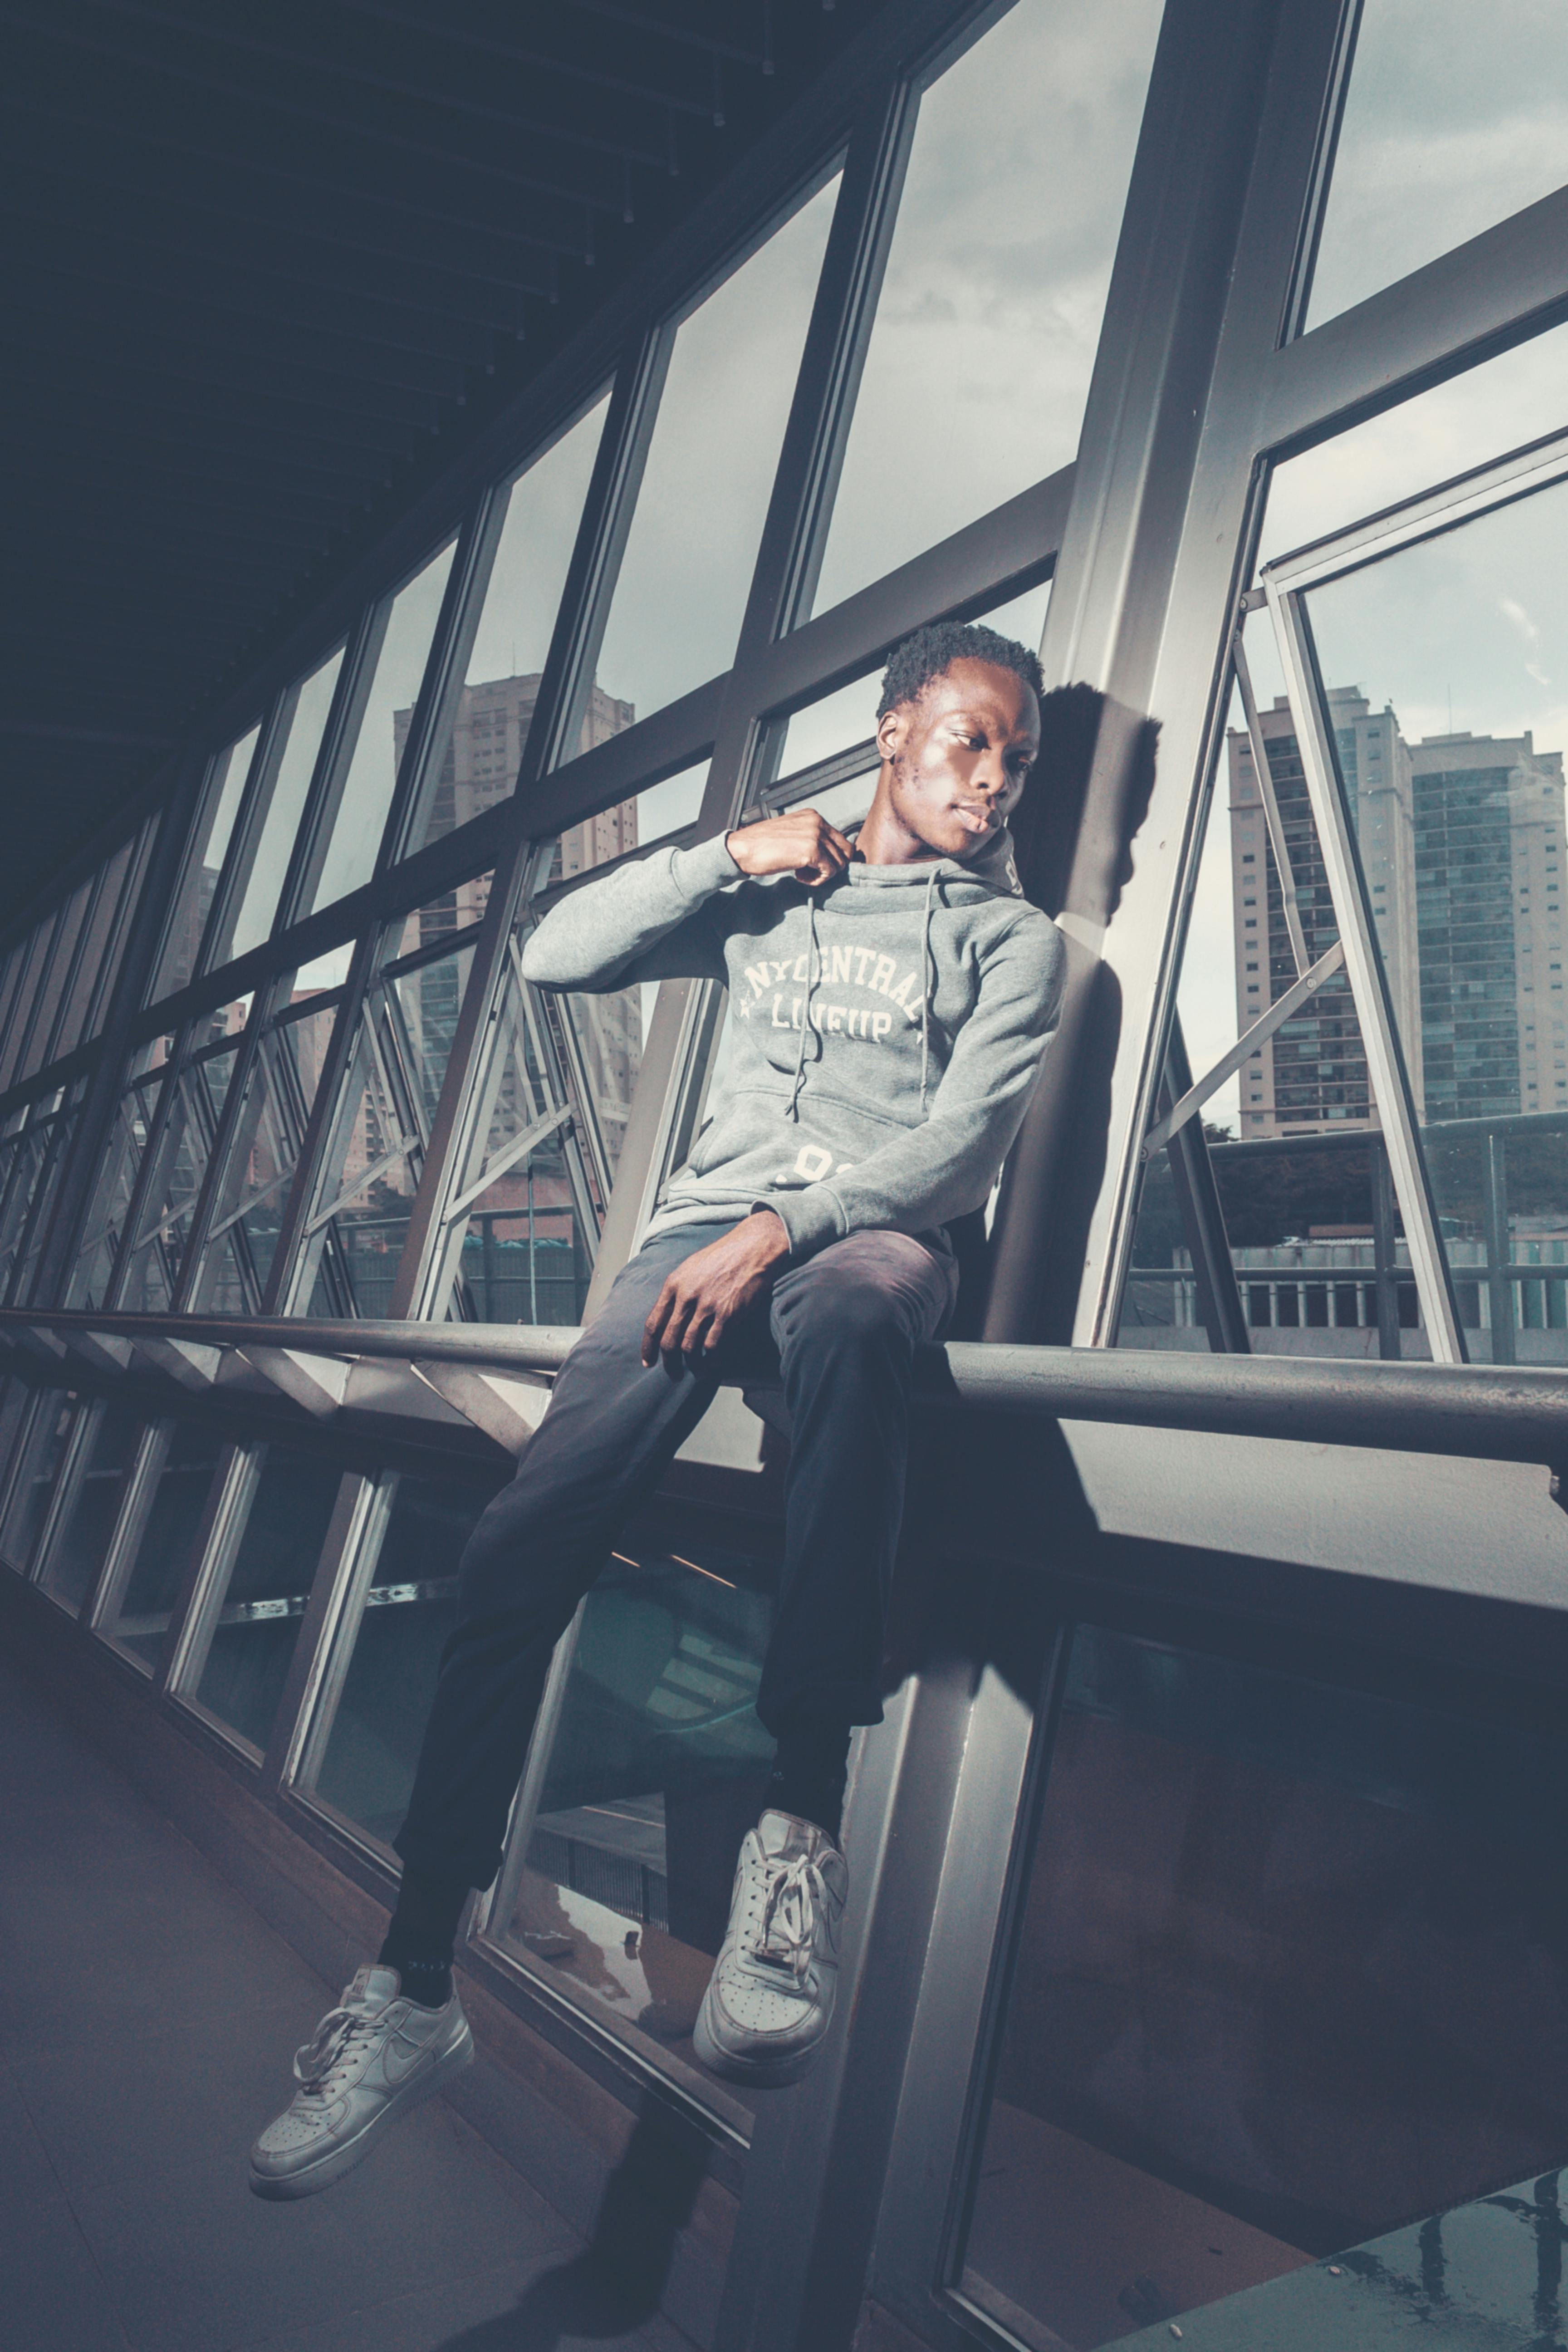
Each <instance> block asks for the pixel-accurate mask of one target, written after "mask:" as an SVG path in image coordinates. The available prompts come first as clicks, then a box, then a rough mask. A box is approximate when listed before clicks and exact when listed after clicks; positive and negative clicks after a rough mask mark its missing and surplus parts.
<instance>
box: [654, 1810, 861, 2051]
mask: <svg viewBox="0 0 1568 2352" xmlns="http://www.w3.org/2000/svg"><path fill="white" fill-rule="evenodd" d="M848 1892H849V1870H848V1865H847V1863H846V1862H845V1859H844V1856H843V1855H842V1854H841V1853H839V1851H838V1848H837V1846H836V1845H835V1843H833V1840H832V1839H831V1838H830V1837H829V1836H828V1834H827V1832H826V1830H822V1829H818V1828H817V1826H816V1822H803V1821H801V1820H799V1819H798V1818H797V1817H796V1816H795V1814H794V1813H775V1812H767V1813H764V1814H763V1818H762V1820H761V1821H760V1822H759V1823H758V1824H757V1827H756V1828H755V1829H754V1830H748V1832H746V1836H745V1838H744V1840H743V1842H742V1846H741V1859H740V1861H739V1863H738V1864H737V1865H736V1869H735V1887H734V1892H733V1894H732V1895H731V1897H730V1926H729V1930H728V1932H727V1934H726V1935H725V1937H724V1943H723V1948H722V1949H721V1952H720V1954H719V1958H718V1959H717V1960H716V1962H715V1963H714V1968H713V1974H712V1976H711V1978H710V1980H709V1985H708V1990H707V1992H706V1993H705V1994H704V1995H703V2000H702V2007H701V2010H700V2011H699V2013H698V2019H697V2024H696V2028H695V2030H694V2032H693V2033H692V2036H691V2040H692V2044H693V2046H694V2048H695V2049H696V2052H697V2055H698V2056H699V2058H700V2060H701V2061H702V2063H703V2064H704V2065H705V2066H706V2067H708V2068H709V2069H710V2071H711V2072H712V2073H713V2074H722V2075H724V2076H726V2077H727V2078H728V2080H729V2081H731V2083H753V2084H759V2085H764V2086H770V2087H771V2086H773V2085H776V2084H783V2083H793V2082H794V2081H795V2079H796V2077H797V2076H798V2075H801V2074H804V2073H805V2069H806V2067H807V2065H808V2064H809V2063H810V2061H811V2059H812V2058H813V2056H814V2055H815V2053H816V2048H817V2045H818V2043H819V2042H821V2041H822V2038H823V2036H824V2035H825V2034H826V2032H827V2028H828V2024H829V2022H830V2021H831V2019H832V2016H833V1997H834V1994H835V1993H836V1992H837V1989H838V1925H839V1921H840V1920H841V1919H842V1918H843V1916H844V1903H845V1897H846V1896H847V1894H848Z"/></svg>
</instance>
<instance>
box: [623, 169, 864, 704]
mask: <svg viewBox="0 0 1568 2352" xmlns="http://www.w3.org/2000/svg"><path fill="white" fill-rule="evenodd" d="M837 187H838V183H837V179H834V180H831V181H830V182H829V183H828V184H827V185H826V187H825V188H822V189H819V190H818V192H817V194H816V195H815V196H813V197H811V198H810V200H809V201H808V202H807V203H806V204H805V205H802V206H801V208H800V210H799V212H797V213H796V214H795V216H794V218H793V219H792V220H789V221H786V222H785V224H784V226H783V228H780V229H775V231H774V232H773V236H771V237H770V238H769V239H768V242H767V244H766V245H764V246H763V247H762V248H761V250H760V251H759V252H757V253H754V254H753V255H752V257H751V259H750V260H749V261H746V262H743V263H742V266H741V268H739V269H737V270H736V271H735V272H734V274H733V276H732V277H731V278H726V279H725V281H724V283H723V285H722V286H721V287H719V288H718V289H717V290H716V291H715V292H713V293H711V294H710V295H709V297H708V299H707V300H706V301H705V302H704V303H703V304H702V306H701V308H700V310H694V311H693V312H692V313H691V316H690V317H689V319H686V320H682V322H681V325H680V327H679V330H678V331H677V333H676V338H675V349H674V352H673V353H672V355H671V358H670V362H669V372H668V375H667V377H666V379H665V386H664V393H663V396H662V398H661V400H660V402H659V409H658V421H657V423H656V425H655V426H654V434H653V442H652V446H650V448H649V450H648V457H647V467H646V469H645V471H644V474H643V479H642V488H641V490H640V492H639V493H638V497H637V510H636V512H635V514H634V515H633V517H632V527H631V536H630V538H629V539H628V540H627V541H626V554H625V556H624V557H623V559H622V562H621V570H620V577H619V580H618V581H617V583H616V594H615V602H614V604H612V606H611V608H610V618H609V623H608V625H607V627H606V628H605V641H604V645H603V647H602V648H601V651H600V654H599V671H598V674H599V677H600V680H601V681H602V683H603V685H604V688H605V691H606V692H607V693H609V694H612V695H615V696H618V697H620V698H624V699H625V700H626V701H627V702H630V703H631V704H633V705H634V706H635V709H636V710H637V716H638V717H639V718H644V719H646V718H647V715H648V713H649V712H650V711H653V710H658V709H662V708H663V706H664V705H665V704H666V703H667V702H673V701H674V700H675V698H676V697H677V696H678V695H681V694H685V693H686V692H687V691H688V689H689V688H691V687H694V686H700V685H701V684H702V682H703V680H704V679H705V678H709V677H715V676H716V675H717V674H718V673H719V672H720V671H721V670H724V669H728V667H730V664H731V660H732V659H733V658H734V652H735V640H736V638H737V636H738V635H739V634H740V627H741V620H742V614H743V612H744V610H745V603H746V595H747V592H748V590H749V589H750V587H751V584H752V565H753V564H754V563H755V562H756V554H757V546H758V542H759V541H760V540H761V538H762V535H763V520H764V519H765V517H766V514H767V507H768V498H769V494H770V492H771V491H772V489H773V473H774V469H775V467H776V466H777V464H778V456H779V449H780V446H781V444H782V443H783V440H784V425H785V423H786V421H787V419H788V416H789V405H790V400H791V397H792V395H793V394H794V391H795V376H796V373H797V372H798V370H799V366H800V355H801V352H802V349H803V347H804V345H805V331H806V326H807V324H808V322H809V320H810V317H811V305H812V299H813V297H814V296H815V294H816V279H817V273H818V271H819V270H820V268H821V267H822V255H823V248H824V247H825V246H826V242H827V230H828V225H829V222H830V221H831V219H832V216H833V204H834V199H835V196H836V195H837Z"/></svg>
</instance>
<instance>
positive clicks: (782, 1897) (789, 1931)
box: [748, 1853, 826, 1978]
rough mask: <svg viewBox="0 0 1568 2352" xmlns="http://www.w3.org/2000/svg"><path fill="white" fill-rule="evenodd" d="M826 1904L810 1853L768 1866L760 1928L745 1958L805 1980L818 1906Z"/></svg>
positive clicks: (814, 1934) (813, 1943) (811, 1950)
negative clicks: (790, 1860) (788, 1972)
mask: <svg viewBox="0 0 1568 2352" xmlns="http://www.w3.org/2000/svg"><path fill="white" fill-rule="evenodd" d="M825 1903H826V1888H825V1886H824V1885H823V1883H822V1873H821V1871H820V1870H818V1868H817V1866H816V1863H815V1862H813V1861H812V1859H811V1856H810V1855H809V1854H805V1853H798V1854H796V1855H795V1860H794V1861H793V1862H773V1863H770V1864H769V1865H768V1876H767V1885H766V1886H765V1888H764V1890H763V1920H762V1928H761V1931H760V1933H759V1934H758V1935H757V1937H755V1939H754V1940H750V1949H749V1955H748V1957H749V1958H752V1959H753V1960H760V1961H762V1962H763V1963H764V1965H766V1966H767V1967H769V1968H774V1969H789V1970H790V1972H791V1974H792V1975H794V1976H795V1977H797V1978H799V1977H804V1976H805V1972H806V1969H808V1968H809V1967H810V1965H811V1956H812V1952H813V1950H814V1948H815V1946H816V1916H817V1910H818V1907H819V1906H821V1905H823V1904H825Z"/></svg>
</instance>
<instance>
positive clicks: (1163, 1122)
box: [1141, 940, 1345, 1160]
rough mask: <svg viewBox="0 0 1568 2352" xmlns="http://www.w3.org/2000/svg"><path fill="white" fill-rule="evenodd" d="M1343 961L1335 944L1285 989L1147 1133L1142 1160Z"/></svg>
mask: <svg viewBox="0 0 1568 2352" xmlns="http://www.w3.org/2000/svg"><path fill="white" fill-rule="evenodd" d="M1344 960H1345V951H1344V949H1343V947H1342V945H1341V943H1340V941H1339V940H1335V941H1334V944H1333V946H1332V947H1331V948H1330V950H1328V952H1327V954H1326V955H1321V956H1320V957H1319V958H1318V961H1317V962H1316V963H1315V964H1313V966H1312V968H1311V970H1310V971H1304V972H1303V973H1302V974H1301V977H1300V980H1299V981H1297V982H1296V983H1295V985H1294V986H1293V987H1291V988H1288V989H1287V990H1286V992H1285V993H1284V995H1283V996H1281V997H1279V998H1278V999H1277V1000H1276V1001H1275V1003H1272V1004H1271V1005H1270V1006H1269V1008H1268V1012H1267V1013H1263V1014H1262V1015H1261V1016H1260V1017H1259V1018H1258V1020H1256V1021H1255V1022H1254V1023H1253V1024H1252V1026H1251V1028H1250V1029H1244V1030H1243V1031H1242V1033H1241V1034H1240V1036H1239V1037H1238V1038H1237V1041H1236V1043H1235V1045H1233V1046H1232V1047H1231V1049H1230V1051H1229V1053H1228V1054H1226V1055H1225V1057H1224V1059H1223V1060H1222V1061H1218V1062H1216V1063H1215V1066H1214V1067H1213V1069H1212V1070H1210V1071H1209V1072H1208V1073H1207V1075H1206V1076H1204V1077H1201V1078H1200V1079H1199V1080H1198V1082H1197V1084H1196V1086H1194V1087H1188V1089H1187V1091H1186V1093H1185V1094H1184V1096H1183V1097H1182V1098H1181V1101H1180V1102H1178V1103H1173V1105H1172V1107H1171V1108H1170V1109H1169V1110H1168V1111H1167V1112H1166V1113H1165V1116H1164V1118H1163V1119H1160V1120H1158V1121H1157V1122H1156V1124H1155V1125H1154V1126H1153V1127H1152V1128H1151V1129H1149V1132H1148V1134H1147V1135H1146V1136H1145V1137H1144V1139H1143V1150H1142V1155H1141V1157H1142V1159H1144V1160H1152V1159H1153V1157H1154V1154H1155V1153H1156V1152H1157V1151H1163V1150H1164V1148H1165V1146H1166V1144H1167V1143H1168V1142H1169V1141H1170V1139H1171V1138H1172V1136H1173V1135H1174V1133H1175V1132H1176V1129H1178V1128H1179V1127H1185V1125H1186V1123H1187V1121H1188V1119H1190V1118H1192V1116H1193V1114H1194V1111H1198V1110H1201V1109H1202V1108H1203V1107H1204V1105H1205V1103H1206V1102H1207V1100H1208V1098H1209V1097H1210V1095H1212V1094H1213V1093H1214V1092H1215V1089H1216V1087H1223V1086H1224V1084H1225V1082H1226V1078H1228V1077H1229V1076H1230V1074H1231V1072H1232V1071H1233V1070H1239V1069H1240V1067H1241V1066H1242V1064H1243V1062H1245V1061H1247V1059H1248V1058H1249V1056H1250V1055H1253V1054H1254V1053H1256V1051H1257V1049H1258V1046H1259V1045H1262V1043H1263V1041H1264V1039H1265V1038H1266V1037H1272V1036H1273V1034H1274V1032H1275V1031H1276V1029H1279V1028H1280V1027H1282V1026H1283V1024H1285V1023H1286V1022H1287V1021H1289V1018H1290V1016H1291V1014H1292V1013H1299V1012H1300V1009H1301V1007H1302V1005H1303V1004H1305V1003H1307V1000H1308V999H1309V997H1312V996H1315V995H1316V994H1317V992H1318V991H1319V989H1320V988H1321V986H1322V984H1323V982H1325V981H1326V980H1331V979H1332V978H1333V976H1334V974H1335V972H1336V971H1341V970H1342V968H1343V964H1344Z"/></svg>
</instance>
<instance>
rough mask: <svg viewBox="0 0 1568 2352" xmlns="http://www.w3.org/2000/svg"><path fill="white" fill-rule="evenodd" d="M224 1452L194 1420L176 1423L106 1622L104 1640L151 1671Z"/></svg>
mask: <svg viewBox="0 0 1568 2352" xmlns="http://www.w3.org/2000/svg"><path fill="white" fill-rule="evenodd" d="M223 1450H224V1441H223V1440H222V1438H221V1437H219V1436H218V1435H217V1434H216V1432H214V1431H213V1430H210V1429H204V1428H202V1427H201V1426H200V1424H199V1423H195V1422H184V1421H182V1422H176V1423H174V1428H173V1429H172V1430H171V1431H170V1432H169V1433H167V1440H166V1451H165V1452H164V1455H163V1465H162V1467H161V1469H160V1470H159V1473H158V1477H157V1483H156V1485H155V1486H154V1487H153V1496H152V1500H151V1503H150V1504H149V1506H148V1509H147V1517H146V1520H145V1522H144V1524H143V1526H142V1535H141V1539H140V1541H139V1542H138V1544H137V1546H136V1549H135V1557H134V1559H132V1562H131V1566H130V1570H129V1573H128V1574H127V1576H126V1578H125V1582H124V1586H123V1588H122V1590H121V1595H120V1600H119V1603H118V1606H117V1608H115V1609H113V1610H111V1611H110V1612H107V1613H106V1615H105V1618H104V1622H103V1632H104V1634H105V1637H106V1638H107V1639H108V1640H109V1641H111V1642H113V1643H114V1644H115V1645H116V1647H117V1648H119V1649H121V1650H124V1651H126V1652H127V1653H128V1654H130V1656H132V1658H134V1659H135V1661H136V1663H137V1664H139V1665H142V1666H145V1667H146V1668H147V1670H148V1671H149V1673H151V1672H152V1671H153V1669H154V1668H155V1667H156V1665H157V1664H158V1661H159V1658H160V1656H161V1655H162V1654H163V1643H164V1641H165V1640H166V1638H167V1636H168V1632H169V1622H170V1619H171V1616H172V1614H173V1612H174V1605H175V1603H176V1601H178V1600H179V1597H180V1589H181V1587H182V1585H183V1584H184V1580H185V1578H186V1576H187V1574H188V1573H189V1571H190V1566H191V1551H192V1547H193V1546H194V1544H195V1540H196V1535H197V1531H198V1529H199V1528H200V1527H201V1523H202V1514H203V1512H204V1511H205V1508H206V1504H207V1496H208V1495H209V1494H210V1492H211V1490H212V1482H213V1475H214V1473H215V1472H216V1469H217V1465H218V1459H219V1456H220V1455H221V1454H222V1453H223Z"/></svg>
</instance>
